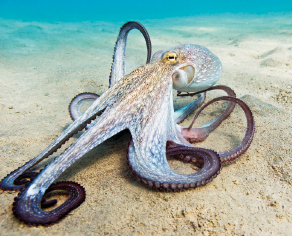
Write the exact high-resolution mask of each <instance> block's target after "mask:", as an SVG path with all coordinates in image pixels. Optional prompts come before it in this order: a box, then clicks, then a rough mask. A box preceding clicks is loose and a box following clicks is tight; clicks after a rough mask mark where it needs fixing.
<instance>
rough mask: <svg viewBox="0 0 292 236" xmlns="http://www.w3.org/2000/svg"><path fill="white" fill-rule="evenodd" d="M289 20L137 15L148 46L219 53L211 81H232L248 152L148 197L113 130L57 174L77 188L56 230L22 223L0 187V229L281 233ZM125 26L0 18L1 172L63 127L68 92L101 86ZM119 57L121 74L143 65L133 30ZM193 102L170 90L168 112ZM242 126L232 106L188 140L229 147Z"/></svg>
mask: <svg viewBox="0 0 292 236" xmlns="http://www.w3.org/2000/svg"><path fill="white" fill-rule="evenodd" d="M291 22H292V16H291V15H268V16H257V15H218V16H201V17H194V18H173V19H165V20H151V21H143V22H141V23H143V24H144V25H145V27H146V28H147V30H148V32H149V34H150V36H151V39H152V44H153V51H154V52H155V51H157V50H160V49H168V48H170V47H172V46H175V45H177V44H183V43H187V44H199V45H203V46H206V47H207V48H209V49H210V50H211V51H212V52H213V53H214V54H216V55H217V56H218V57H219V58H220V60H221V61H222V63H223V67H224V72H223V75H222V78H221V79H220V81H219V82H218V84H224V85H228V86H230V87H231V88H233V89H234V90H235V92H236V93H237V96H238V97H239V98H241V99H242V100H244V101H245V102H246V103H247V104H248V105H249V106H250V108H251V109H252V111H253V114H254V117H255V121H256V131H255V137H254V140H253V142H252V144H251V146H250V148H249V150H248V151H247V152H246V153H245V154H244V155H243V156H242V157H241V158H240V159H239V160H238V161H236V162H235V163H233V164H231V165H229V166H226V167H224V168H223V170H222V172H221V174H220V175H219V176H218V177H217V178H216V179H214V181H212V182H211V183H209V184H207V185H206V186H204V187H201V188H197V189H193V190H189V191H185V192H177V193H168V192H157V191H155V190H152V189H149V188H147V187H145V186H144V185H143V184H141V183H139V182H138V181H137V180H136V179H135V178H134V177H132V176H131V174H130V172H129V170H128V169H127V165H126V158H125V156H126V148H127V142H128V141H129V139H130V134H129V133H127V132H123V133H122V134H120V135H117V136H115V137H113V138H111V139H110V140H108V141H107V142H105V143H103V144H102V145H100V146H98V147H97V148H95V149H94V150H93V151H91V152H90V153H89V154H88V155H86V156H84V157H83V158H82V159H80V160H79V161H77V162H76V163H75V164H74V165H73V166H72V167H70V168H69V169H68V170H67V171H66V172H65V173H64V174H63V175H62V176H61V177H60V178H59V180H71V181H77V182H78V183H80V184H81V185H82V186H84V187H85V189H86V193H87V195H86V201H85V202H84V203H83V204H82V205H81V206H80V207H78V208H77V209H75V210H74V211H72V212H71V213H70V214H69V215H68V216H67V217H65V218H64V219H63V220H62V221H60V222H59V223H57V224H55V225H52V226H49V227H42V226H39V227H31V226H27V225H25V224H23V223H20V222H19V221H18V220H17V219H16V218H15V217H14V215H13V214H12V210H11V209H12V202H13V199H14V197H15V196H16V194H17V193H15V192H6V191H2V190H0V193H1V196H0V204H1V209H0V234H1V235H191V234H194V235H291V233H292V213H291V209H292V197H291V196H292V174H291V173H292V161H291V160H292V147H291V144H292V127H291V126H292V116H291V106H292V23H291ZM123 23H124V22H120V23H114V24H113V23H108V22H93V23H92V22H82V23H55V24H50V23H40V22H21V21H15V20H5V19H1V20H0V32H1V33H0V88H1V90H0V119H1V125H0V166H1V173H0V179H2V178H3V177H5V176H6V175H7V174H8V173H10V172H11V171H13V170H14V169H16V168H17V167H19V166H21V165H23V164H24V163H25V162H27V161H28V160H30V159H31V158H33V157H35V156H36V155H38V154H39V153H40V152H41V151H42V150H43V149H44V148H46V147H47V146H48V145H49V144H50V143H51V142H52V140H54V139H55V138H56V137H57V135H59V134H60V133H61V132H62V131H63V130H64V129H65V128H66V127H67V126H68V125H69V124H70V122H71V120H70V117H69V114H68V104H69V103H70V101H71V99H72V98H73V97H74V96H75V95H76V94H78V93H81V92H98V93H102V92H104V91H105V90H106V89H107V87H108V76H109V72H110V65H111V61H112V53H113V48H114V44H115V41H116V37H117V34H118V31H119V28H120V26H121V25H122V24H123ZM127 52H128V53H127V68H128V69H127V71H128V72H130V71H131V70H133V69H135V68H137V67H138V66H140V65H143V64H144V63H145V60H146V47H145V42H144V39H143V37H142V36H141V35H140V34H139V32H138V31H136V32H135V31H133V32H131V33H130V35H129V41H128V51H127ZM219 95H223V93H222V94H221V93H219V92H218V93H216V92H210V93H209V94H208V97H207V99H210V98H212V97H215V96H219ZM191 99H192V98H188V99H186V100H184V101H181V99H178V98H177V97H175V101H174V103H175V107H176V108H177V107H179V106H180V105H181V104H182V103H183V102H187V101H191ZM220 106H221V105H220V104H218V105H214V106H212V107H211V108H210V109H209V108H208V109H206V110H205V111H204V113H203V114H202V116H201V118H200V119H199V120H198V123H197V125H200V124H202V123H204V122H206V120H207V119H208V120H210V119H212V118H214V117H215V116H217V115H218V112H219V110H218V109H219V108H218V107H220ZM191 119H192V117H190V118H188V119H186V120H185V121H184V123H183V125H187V124H189V123H190V122H191ZM161 125H163V124H161ZM245 125H246V121H245V118H244V115H243V112H242V111H241V110H240V109H239V108H236V109H235V111H234V112H233V113H232V115H231V117H230V118H229V119H228V120H226V121H225V122H224V123H223V124H222V125H221V126H220V127H219V128H218V129H217V130H215V131H214V132H213V133H212V134H211V135H210V136H209V137H208V139H207V140H206V141H204V142H202V143H200V144H197V145H198V146H201V147H206V148H212V149H214V150H216V151H223V150H228V149H230V148H232V147H235V146H236V145H238V144H239V142H240V140H241V139H242V138H243V136H244V132H245ZM76 138H77V137H74V138H72V139H71V141H70V142H69V143H68V144H67V145H65V147H66V146H68V145H69V144H70V143H72V142H74V140H76ZM65 147H64V148H65ZM64 148H63V149H62V150H64ZM62 150H61V151H62ZM61 151H59V152H58V153H57V154H56V155H58V154H59V153H60V152H61ZM56 155H55V156H56ZM48 161H49V160H48ZM48 161H46V162H45V163H43V164H42V165H40V168H41V167H42V166H44V165H45V164H46V163H48ZM170 163H171V166H172V168H174V169H175V170H176V171H178V172H180V173H187V172H188V173H189V171H194V170H193V167H192V166H190V165H187V164H183V163H181V162H179V161H175V160H171V161H170Z"/></svg>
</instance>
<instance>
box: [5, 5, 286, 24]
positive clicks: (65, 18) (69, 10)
mask: <svg viewBox="0 0 292 236" xmlns="http://www.w3.org/2000/svg"><path fill="white" fill-rule="evenodd" d="M291 11H292V1H291V0H277V1H275V0H260V1H255V0H241V1H230V0H229V1H224V0H223V1H217V0H209V1H208V0H205V1H195V0H193V1H174V0H169V1H161V0H147V1H138V0H132V1H120V0H118V1H97V0H96V1H93V0H84V1H76V0H71V1H70V0H50V1H48V0H46V1H40V0H0V17H1V18H6V19H16V20H23V21H46V22H55V21H62V22H75V21H100V20H102V21H111V22H121V21H128V20H138V21H139V20H140V21H141V20H146V19H162V18H172V17H185V16H195V15H200V14H220V13H234V14H236V13H248V14H268V13H283V12H285V13H287V12H291Z"/></svg>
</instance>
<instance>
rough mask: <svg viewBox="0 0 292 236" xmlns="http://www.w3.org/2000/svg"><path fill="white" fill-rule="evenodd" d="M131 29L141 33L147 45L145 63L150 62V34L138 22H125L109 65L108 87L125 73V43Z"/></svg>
mask: <svg viewBox="0 0 292 236" xmlns="http://www.w3.org/2000/svg"><path fill="white" fill-rule="evenodd" d="M132 29H137V30H139V31H140V32H141V33H142V34H143V36H144V38H145V41H146V46H147V60H146V64H147V63H149V62H150V59H151V40H150V36H149V34H148V32H147V30H146V29H145V28H144V26H143V25H141V24H140V23H139V22H136V21H129V22H127V23H126V24H124V25H123V26H122V27H121V29H120V33H119V36H118V39H117V42H116V46H115V49H114V55H113V63H112V67H111V73H110V77H109V87H112V86H113V85H114V84H116V83H117V82H118V81H119V80H120V79H121V78H123V77H124V76H125V75H126V43H127V36H128V33H129V32H130V31H131V30H132Z"/></svg>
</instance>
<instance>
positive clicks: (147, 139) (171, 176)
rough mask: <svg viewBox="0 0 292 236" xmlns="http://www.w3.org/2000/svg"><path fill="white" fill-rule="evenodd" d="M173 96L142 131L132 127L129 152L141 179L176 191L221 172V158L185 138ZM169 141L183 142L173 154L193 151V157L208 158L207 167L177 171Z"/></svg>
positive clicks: (199, 183) (132, 163)
mask: <svg viewBox="0 0 292 236" xmlns="http://www.w3.org/2000/svg"><path fill="white" fill-rule="evenodd" d="M170 98H172V96H170V97H169V98H166V99H164V101H163V103H162V104H161V105H160V107H159V109H155V117H152V119H150V120H148V122H147V123H146V124H145V125H144V126H143V127H142V128H141V130H138V131H137V130H136V129H133V128H132V127H130V128H129V129H130V132H131V134H132V141H131V142H130V144H129V149H128V154H127V158H128V162H127V163H128V166H129V168H130V170H131V171H132V173H133V174H134V175H135V176H137V177H138V178H139V179H140V180H141V181H143V182H144V183H145V184H147V185H149V186H151V187H155V188H157V189H172V190H175V189H182V188H190V187H197V186H200V185H203V184H205V183H207V182H208V181H210V180H212V178H214V177H215V176H217V174H218V173H219V171H220V169H221V165H220V158H219V156H218V154H217V153H215V152H213V151H211V150H206V149H201V148H195V147H193V146H192V145H190V144H189V143H188V142H187V141H186V140H184V139H183V137H182V136H181V134H180V132H179V130H178V129H177V126H176V124H175V123H174V112H173V105H172V99H170ZM141 123H142V124H143V122H141ZM161 124H165V125H161ZM167 141H172V142H174V143H177V144H178V145H181V146H180V147H179V148H180V150H178V149H177V148H178V147H176V148H175V149H171V150H172V151H171V152H170V153H169V154H170V155H175V154H176V153H178V152H182V151H184V152H186V153H192V157H193V158H199V159H203V160H204V167H203V168H202V169H201V170H200V171H199V172H197V173H195V174H191V175H183V174H178V173H176V172H174V171H173V170H172V169H171V168H170V166H169V164H168V162H167V159H166V143H167ZM183 145H184V146H183ZM188 145H189V147H188ZM173 153H174V154H173Z"/></svg>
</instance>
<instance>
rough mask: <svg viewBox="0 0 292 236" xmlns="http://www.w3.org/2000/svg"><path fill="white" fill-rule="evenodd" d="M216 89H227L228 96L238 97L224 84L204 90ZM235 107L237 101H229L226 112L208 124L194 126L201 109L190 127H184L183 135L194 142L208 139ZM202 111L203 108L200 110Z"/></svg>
mask: <svg viewBox="0 0 292 236" xmlns="http://www.w3.org/2000/svg"><path fill="white" fill-rule="evenodd" d="M216 89H221V90H223V91H225V92H226V93H227V94H228V96H230V97H236V94H235V93H234V91H233V90H232V89H231V88H229V87H227V86H224V85H217V86H214V87H211V88H209V89H206V90H204V91H203V92H206V91H210V90H216ZM196 94H197V93H193V94H180V95H178V96H185V95H188V96H194V95H196ZM234 107H235V103H233V102H229V104H228V106H227V108H226V109H225V110H224V112H223V113H222V114H221V115H220V116H218V117H217V118H216V119H214V120H212V121H210V122H208V123H207V124H204V125H203V126H201V127H198V128H192V126H193V124H194V120H195V119H196V118H197V117H198V114H199V111H198V112H197V113H196V115H195V118H194V119H193V121H192V123H191V124H190V126H189V127H188V128H182V131H181V133H182V135H183V136H184V138H185V139H186V140H188V141H189V142H191V143H193V142H198V141H203V140H204V139H206V138H207V137H208V135H209V134H210V133H211V132H212V131H213V130H215V129H216V128H217V127H218V126H219V125H220V124H221V123H222V122H223V121H224V120H225V119H227V118H228V116H229V115H230V114H231V112H232V111H233V109H234ZM200 111H201V110H200Z"/></svg>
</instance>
